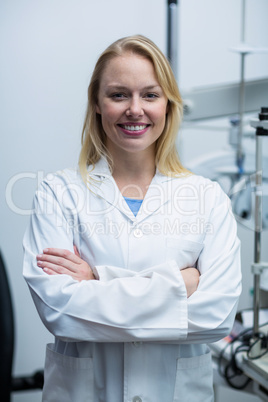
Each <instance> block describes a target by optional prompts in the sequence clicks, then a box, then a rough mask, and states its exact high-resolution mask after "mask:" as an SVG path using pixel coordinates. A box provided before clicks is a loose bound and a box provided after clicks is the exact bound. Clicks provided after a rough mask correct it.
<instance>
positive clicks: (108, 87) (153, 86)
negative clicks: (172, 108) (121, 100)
mask: <svg viewBox="0 0 268 402" xmlns="http://www.w3.org/2000/svg"><path fill="white" fill-rule="evenodd" d="M106 88H107V89H115V90H119V91H122V90H126V89H127V90H128V89H129V88H128V87H125V86H124V85H116V84H111V85H107V86H106ZM156 88H160V89H162V88H161V86H160V85H158V84H156V85H148V86H146V87H144V88H142V90H146V91H150V90H152V89H156Z"/></svg>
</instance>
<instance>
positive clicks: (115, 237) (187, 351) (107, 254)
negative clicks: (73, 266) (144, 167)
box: [23, 159, 241, 402]
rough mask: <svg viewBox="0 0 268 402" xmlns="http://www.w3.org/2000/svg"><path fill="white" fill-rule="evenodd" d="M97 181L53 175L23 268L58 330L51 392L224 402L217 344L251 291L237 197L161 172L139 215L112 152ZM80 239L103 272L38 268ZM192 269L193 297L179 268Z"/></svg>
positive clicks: (103, 399)
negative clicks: (82, 275) (76, 275)
mask: <svg viewBox="0 0 268 402" xmlns="http://www.w3.org/2000/svg"><path fill="white" fill-rule="evenodd" d="M89 170H90V169H89ZM91 178H92V179H93V180H94V182H93V183H92V184H91V185H90V189H88V188H87V187H86V185H85V184H84V183H83V182H82V179H81V177H80V175H79V173H78V172H77V171H76V170H71V169H66V170H64V171H61V172H58V173H57V174H55V175H49V176H48V177H47V178H46V180H44V182H43V183H42V184H41V185H40V187H39V189H38V191H37V193H36V196H35V201H34V208H35V212H34V213H33V215H32V217H31V222H30V225H29V227H28V229H27V231H26V234H25V237H24V242H23V243H24V249H25V260H24V277H25V279H26V281H27V283H28V285H29V288H30V291H31V294H32V297H33V299H34V302H35V304H36V307H37V310H38V312H39V315H40V317H41V319H42V321H43V323H44V325H45V326H46V327H47V329H48V330H49V331H50V332H51V333H52V334H54V336H55V343H54V344H50V345H48V346H47V354H46V363H45V385H44V391H43V401H46V402H48V401H49V402H61V401H62V402H84V401H85V402H130V401H136V402H140V401H143V402H145V401H146V402H163V401H164V402H173V401H174V402H177V401H180V402H186V401H187V402H191V401H194V402H196V401H202V402H208V401H213V391H212V365H211V357H210V351H209V348H208V346H207V345H206V344H207V343H211V342H215V341H217V340H219V339H221V338H223V337H224V336H226V335H227V334H228V333H229V332H230V330H231V327H232V324H233V320H234V316H235V312H236V307H237V302H238V297H239V295H240V292H241V273H240V252H239V248H240V244H239V240H238V239H237V236H236V222H235V219H234V217H233V215H232V212H231V209H230V202H229V199H228V197H227V196H226V195H225V194H224V193H223V191H222V190H221V189H220V186H219V185H218V184H217V183H213V182H211V181H209V180H208V179H204V178H202V177H200V176H195V175H192V176H188V177H187V176H185V177H184V176H182V177H180V178H175V179H174V178H169V177H166V176H163V175H162V174H160V173H159V172H157V173H156V175H155V177H154V179H153V181H152V183H151V185H150V188H149V190H148V192H147V194H146V196H145V199H144V201H143V203H142V205H141V209H140V211H139V213H138V215H137V217H136V218H135V217H134V215H133V214H132V212H131V211H130V209H129V207H128V205H127V204H126V202H125V200H124V199H123V197H122V195H121V193H120V192H119V190H118V188H117V186H116V184H115V182H114V180H113V178H112V176H111V174H110V171H109V168H108V165H107V163H106V160H105V159H101V160H100V161H99V162H98V163H97V164H96V166H95V169H94V170H93V171H92V172H91ZM74 244H75V245H76V247H77V248H78V251H79V252H80V255H81V257H82V258H83V259H84V260H86V261H87V262H88V263H89V264H90V266H91V267H93V268H94V272H95V275H96V276H97V277H98V279H99V280H93V281H81V282H78V281H75V280H73V279H72V278H71V277H70V276H68V275H55V276H49V275H47V274H46V273H44V272H43V270H42V269H40V268H38V267H37V265H36V255H37V254H38V253H41V252H42V250H43V249H44V248H46V247H58V248H64V249H69V250H71V251H73V245H74ZM193 266H195V267H197V268H198V269H199V271H200V273H201V276H200V283H199V286H198V289H197V291H196V292H195V293H194V294H193V295H192V296H191V297H190V298H188V299H187V297H186V288H185V285H184V281H183V279H182V276H181V273H180V269H182V268H185V267H193Z"/></svg>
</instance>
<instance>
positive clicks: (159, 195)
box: [137, 170, 172, 221]
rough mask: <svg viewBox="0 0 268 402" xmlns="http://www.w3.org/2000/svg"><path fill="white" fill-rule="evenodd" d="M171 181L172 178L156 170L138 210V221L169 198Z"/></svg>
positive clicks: (157, 208)
mask: <svg viewBox="0 0 268 402" xmlns="http://www.w3.org/2000/svg"><path fill="white" fill-rule="evenodd" d="M171 182H172V178H169V177H167V176H164V175H162V174H161V173H160V172H159V171H158V170H157V171H156V174H155V176H154V178H153V180H152V182H151V184H150V186H149V188H148V191H147V193H146V195H145V198H144V200H143V203H142V204H141V208H140V210H139V212H138V215H137V220H138V221H142V220H144V219H146V218H147V217H148V216H150V215H152V214H154V213H157V211H158V210H159V209H160V208H161V206H162V205H164V204H165V203H167V202H168V201H169V200H170V198H171Z"/></svg>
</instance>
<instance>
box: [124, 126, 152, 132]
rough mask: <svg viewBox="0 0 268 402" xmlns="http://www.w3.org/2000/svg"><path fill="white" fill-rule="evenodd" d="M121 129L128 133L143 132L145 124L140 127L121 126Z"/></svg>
mask: <svg viewBox="0 0 268 402" xmlns="http://www.w3.org/2000/svg"><path fill="white" fill-rule="evenodd" d="M122 127H123V128H124V129H125V130H128V131H141V130H144V129H145V128H146V127H147V126H146V124H145V125H142V126H122Z"/></svg>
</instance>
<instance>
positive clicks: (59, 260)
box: [36, 254, 78, 272]
mask: <svg viewBox="0 0 268 402" xmlns="http://www.w3.org/2000/svg"><path fill="white" fill-rule="evenodd" d="M36 260H37V265H38V266H39V267H41V268H43V267H44V266H48V264H50V267H51V268H53V269H54V268H55V269H57V270H60V268H65V269H67V270H69V271H72V272H76V271H77V269H78V264H77V263H74V262H72V261H70V260H67V259H66V258H63V257H57V256H54V255H48V254H38V255H37V256H36ZM56 267H57V268H56Z"/></svg>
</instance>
